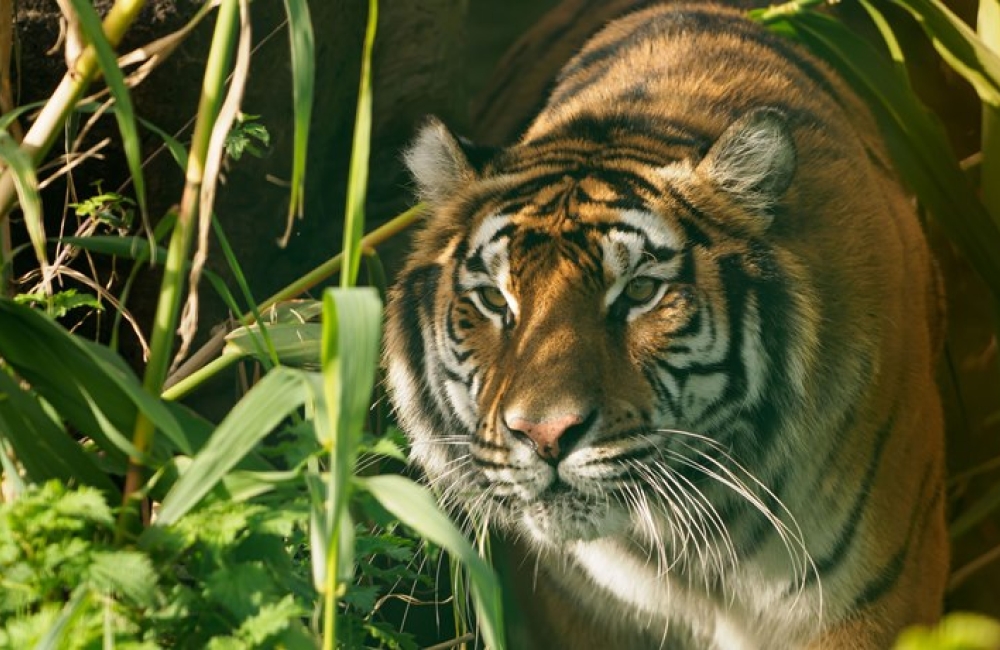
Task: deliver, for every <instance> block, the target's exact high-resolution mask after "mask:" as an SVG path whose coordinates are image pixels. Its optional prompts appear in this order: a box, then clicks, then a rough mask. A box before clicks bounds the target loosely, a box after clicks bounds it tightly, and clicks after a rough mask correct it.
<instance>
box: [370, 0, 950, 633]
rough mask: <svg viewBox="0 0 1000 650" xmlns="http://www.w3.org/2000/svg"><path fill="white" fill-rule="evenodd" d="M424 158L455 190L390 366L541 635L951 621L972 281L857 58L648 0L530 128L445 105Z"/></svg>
mask: <svg viewBox="0 0 1000 650" xmlns="http://www.w3.org/2000/svg"><path fill="white" fill-rule="evenodd" d="M404 159H405V162H406V164H407V166H408V168H409V170H410V172H411V174H412V177H413V179H414V183H415V186H416V190H417V195H418V197H419V199H420V200H421V201H423V202H424V203H425V206H426V211H427V212H426V216H425V219H424V222H423V224H422V226H421V228H420V229H419V230H418V232H416V233H415V234H414V236H413V242H412V246H411V251H410V253H409V256H408V258H407V259H406V260H405V262H404V263H403V266H402V269H401V270H400V272H399V274H398V277H397V279H396V281H395V283H394V285H393V286H392V288H391V290H390V294H389V300H388V307H387V314H386V323H385V339H384V352H383V356H384V365H385V373H386V383H387V387H388V390H389V393H390V399H391V401H392V404H393V408H394V412H395V414H396V417H397V418H398V421H399V424H400V426H401V427H402V429H403V430H404V431H405V432H406V433H407V436H408V438H409V442H410V449H411V450H410V455H411V458H412V459H413V461H414V463H415V464H416V465H417V466H419V468H420V469H421V470H422V472H423V473H424V474H425V475H426V477H427V480H428V481H429V482H430V484H431V485H432V486H433V487H434V489H435V490H436V492H437V494H438V496H439V498H440V500H441V502H442V504H444V505H445V506H447V507H449V508H453V509H455V510H457V511H459V512H462V513H465V516H466V517H468V518H469V520H470V521H471V522H472V525H474V526H476V527H477V529H480V527H481V528H482V529H485V530H489V531H492V532H494V533H495V534H496V535H497V536H498V538H499V539H500V540H501V542H502V551H503V554H504V555H506V557H508V559H509V561H508V566H509V567H511V570H510V572H509V573H511V574H512V582H513V586H512V587H511V594H513V597H512V599H511V600H512V601H514V602H515V604H516V606H517V610H518V611H517V612H516V613H514V614H511V615H510V616H509V618H510V619H511V620H514V621H517V623H518V624H517V625H516V626H514V627H512V629H511V631H510V635H511V637H510V638H511V641H510V644H511V647H513V648H516V649H517V650H520V649H521V648H539V649H541V648H574V649H578V648H595V649H596V648H601V649H608V648H623V649H628V650H632V649H643V648H670V649H697V650H705V649H717V650H730V649H748V650H749V649H789V648H824V649H848V648H850V649H851V650H858V649H876V648H888V647H891V646H892V645H893V641H894V639H895V638H896V637H897V635H898V634H899V632H900V631H901V630H902V629H904V628H906V627H908V626H910V625H914V624H931V623H933V622H934V621H935V620H936V619H937V618H938V617H939V616H940V613H941V609H942V601H943V593H944V588H945V581H946V575H947V571H948V562H949V560H948V550H949V549H948V542H947V535H946V523H945V500H946V499H945V494H944V489H945V488H944V471H945V470H944V451H943V437H944V433H943V430H944V424H943V415H942V408H941V401H940V396H939V392H938V388H937V385H936V381H935V369H936V365H937V360H938V357H939V355H940V349H941V346H942V338H943V333H942V327H943V325H942V323H943V319H944V314H943V311H942V310H943V308H942V300H943V298H942V290H941V288H940V286H939V282H938V279H937V272H936V267H935V263H934V260H933V258H932V255H931V253H930V251H929V249H928V246H927V243H926V239H925V235H924V232H923V226H922V224H921V221H920V219H919V215H918V213H917V211H916V207H915V205H914V203H913V202H912V201H911V198H910V196H909V194H908V192H907V190H906V189H905V188H904V187H903V185H902V184H901V181H900V180H899V178H898V176H897V173H896V172H895V171H894V168H893V166H892V163H891V161H890V159H889V156H888V153H887V148H886V145H885V144H884V142H883V140H882V137H881V135H880V133H879V130H878V125H877V122H876V120H875V119H874V117H873V116H872V114H871V113H870V111H869V109H868V108H867V106H866V105H865V104H864V102H863V101H862V99H861V98H859V96H858V95H857V94H856V93H855V92H854V91H852V89H851V88H850V87H849V86H848V85H847V84H846V83H845V82H844V81H843V80H842V79H841V78H840V77H838V75H837V74H836V73H835V72H834V71H833V70H832V69H831V68H830V67H829V66H828V65H827V64H825V63H824V62H822V61H820V60H819V59H818V58H816V57H815V56H813V55H812V54H810V53H809V52H808V51H806V50H805V49H804V48H803V47H801V46H799V45H797V44H796V43H793V42H791V41H790V40H788V39H785V38H783V37H781V36H780V35H776V34H774V33H772V32H770V31H769V30H767V29H766V28H765V27H763V26H761V25H760V24H758V23H756V22H754V21H752V20H750V19H748V18H747V17H746V14H745V13H744V12H742V11H739V10H737V9H734V8H732V7H728V6H724V5H722V4H715V3H712V2H685V1H683V0H678V1H675V2H668V3H661V4H656V5H653V6H647V7H644V8H641V9H639V10H637V11H633V12H631V13H626V14H625V15H623V16H620V17H618V18H616V19H615V20H613V21H612V22H610V23H609V24H607V25H606V26H604V27H603V28H601V29H600V30H599V31H598V32H597V33H596V34H595V35H594V36H593V37H591V38H590V40H589V41H587V42H586V44H585V45H583V47H582V49H580V50H579V51H578V52H577V53H576V54H575V55H574V56H573V57H572V58H571V59H570V60H569V62H568V63H566V65H565V66H564V67H563V69H562V70H561V72H560V73H559V76H558V77H557V78H556V80H555V81H554V83H553V85H552V87H551V90H550V93H549V96H548V99H547V101H546V102H545V104H544V106H543V107H542V108H541V110H540V112H539V113H538V114H537V116H536V117H535V118H534V119H533V121H532V122H531V123H530V124H529V125H528V126H527V128H526V130H525V131H524V133H523V135H521V136H520V138H519V139H518V140H517V141H516V142H514V143H513V144H510V145H509V146H506V147H498V148H493V147H484V146H478V145H476V144H475V143H473V142H470V141H468V140H466V139H464V138H462V137H459V136H457V135H455V134H454V133H453V132H452V131H450V130H449V129H448V128H447V127H446V126H445V125H444V124H443V123H442V122H440V121H439V120H437V119H435V118H429V119H428V121H427V122H426V124H425V125H424V126H423V127H422V128H421V129H420V130H419V132H418V134H417V136H416V137H415V140H414V141H413V143H412V144H411V146H410V147H409V148H408V149H407V150H406V151H405V153H404ZM515 628H516V629H515Z"/></svg>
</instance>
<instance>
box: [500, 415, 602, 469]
mask: <svg viewBox="0 0 1000 650" xmlns="http://www.w3.org/2000/svg"><path fill="white" fill-rule="evenodd" d="M593 421H594V414H591V415H589V416H584V415H579V414H576V413H569V414H564V415H557V416H555V417H551V418H547V419H544V420H541V421H537V422H536V421H534V420H530V419H527V418H524V417H521V416H518V415H506V416H504V424H505V425H506V426H507V429H508V430H509V431H510V432H511V433H512V434H513V435H514V437H515V438H519V439H521V440H522V441H524V442H527V443H528V444H530V445H531V446H532V447H533V448H534V449H535V451H536V452H537V453H538V455H539V456H541V457H542V458H543V459H544V460H545V461H547V462H549V463H553V464H554V463H558V462H559V461H560V460H562V459H563V457H565V456H566V454H568V453H569V451H570V450H571V449H572V448H573V447H574V445H576V443H577V442H579V440H580V438H581V437H583V434H584V433H586V431H587V429H589V428H590V425H591V424H592V423H593Z"/></svg>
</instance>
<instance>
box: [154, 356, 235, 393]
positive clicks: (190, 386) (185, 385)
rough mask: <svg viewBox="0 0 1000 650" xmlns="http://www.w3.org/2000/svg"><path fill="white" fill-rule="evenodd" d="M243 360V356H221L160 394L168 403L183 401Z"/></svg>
mask: <svg viewBox="0 0 1000 650" xmlns="http://www.w3.org/2000/svg"><path fill="white" fill-rule="evenodd" d="M242 358H244V357H243V355H241V354H223V355H220V356H218V357H216V358H214V359H212V360H211V361H209V362H208V363H206V364H205V365H204V366H202V367H201V368H198V369H197V370H195V371H194V372H192V373H191V374H190V375H188V376H187V377H185V378H184V379H181V380H180V381H178V382H177V383H176V384H174V385H172V386H171V387H170V388H166V389H164V390H163V392H162V393H160V397H161V398H163V399H164V400H166V401H168V402H175V401H177V400H179V399H183V398H184V397H185V396H187V395H188V394H189V393H190V392H191V391H193V390H194V389H195V388H197V387H198V386H200V385H201V384H202V383H204V382H205V381H208V380H209V379H211V378H212V377H214V376H216V375H217V374H219V373H220V372H222V371H223V370H225V369H226V368H228V367H229V366H231V365H233V364H234V363H236V362H237V361H239V360H240V359H242Z"/></svg>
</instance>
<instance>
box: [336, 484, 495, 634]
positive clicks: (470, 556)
mask: <svg viewBox="0 0 1000 650" xmlns="http://www.w3.org/2000/svg"><path fill="white" fill-rule="evenodd" d="M355 481H356V482H357V484H358V485H359V486H360V487H362V488H364V489H365V490H367V491H368V492H370V493H371V494H372V496H374V497H375V498H376V499H377V500H378V502H379V503H381V504H382V506H383V507H384V508H385V509H386V510H388V511H389V512H391V513H392V514H393V515H394V516H395V517H397V518H398V519H399V520H400V521H401V522H403V523H404V524H406V525H407V526H409V527H410V528H412V529H413V530H415V531H416V532H417V533H418V534H419V535H420V536H421V537H424V538H426V539H427V540H429V541H430V542H432V543H434V544H437V545H438V546H440V547H441V548H443V549H445V550H447V551H448V552H449V553H451V554H452V555H454V556H455V557H457V558H458V559H459V560H460V561H461V562H462V564H463V565H464V566H465V568H466V570H467V571H468V572H469V581H470V587H471V590H472V600H473V604H474V605H475V607H476V614H477V617H478V620H479V626H480V629H481V633H482V636H483V640H484V641H485V642H486V645H487V646H489V647H490V648H494V649H495V650H500V649H501V648H503V647H505V646H504V636H503V614H502V611H501V602H500V587H499V584H498V583H497V579H496V576H495V575H494V573H493V570H492V569H491V568H490V566H489V565H488V564H487V563H486V562H485V561H484V560H483V559H482V558H481V557H479V555H478V554H477V553H476V550H475V549H474V548H472V545H471V544H469V542H468V540H466V539H465V537H464V536H463V535H462V533H461V532H460V531H459V530H458V528H456V527H455V525H454V524H453V523H452V522H451V520H450V519H448V517H447V516H446V515H445V514H444V513H443V512H441V510H440V509H439V508H438V506H437V502H436V501H435V500H434V497H433V495H432V494H431V493H430V492H429V491H428V490H427V488H425V487H423V486H422V485H419V484H417V483H414V482H413V481H411V480H409V479H407V478H404V477H402V476H393V475H388V474H387V475H383V476H372V477H368V478H360V477H359V478H356V479H355Z"/></svg>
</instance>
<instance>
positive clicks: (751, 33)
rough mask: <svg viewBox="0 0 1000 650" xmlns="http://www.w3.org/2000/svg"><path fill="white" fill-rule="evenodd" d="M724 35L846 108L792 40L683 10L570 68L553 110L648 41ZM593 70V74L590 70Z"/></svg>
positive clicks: (736, 18)
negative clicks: (787, 66) (767, 53)
mask: <svg viewBox="0 0 1000 650" xmlns="http://www.w3.org/2000/svg"><path fill="white" fill-rule="evenodd" d="M680 31H684V32H689V33H690V32H702V33H724V34H728V35H732V36H735V37H737V38H739V39H740V40H741V41H743V42H744V43H752V44H754V45H757V46H759V47H762V48H765V49H769V50H771V51H773V52H774V53H775V54H776V55H777V56H778V57H780V58H781V59H783V60H785V61H788V62H789V63H791V64H793V65H794V66H795V67H797V68H798V69H799V70H800V71H801V72H802V73H803V75H804V76H805V77H807V78H808V79H809V80H810V81H812V82H813V83H815V84H816V85H817V86H819V87H820V89H822V90H823V92H824V93H826V94H827V95H828V96H829V97H831V98H832V99H833V100H834V101H835V102H837V103H838V104H840V105H842V102H841V100H840V97H839V95H838V93H837V92H836V90H835V89H834V87H833V86H832V84H831V83H830V80H829V78H828V76H827V75H826V74H825V73H824V71H823V70H821V69H820V68H819V67H818V66H817V65H816V63H815V61H814V60H813V59H812V58H811V57H810V56H809V55H808V54H806V53H805V52H804V51H803V50H802V49H800V48H798V47H796V46H795V45H794V44H793V43H792V42H791V41H790V40H788V39H786V38H783V37H781V36H778V35H776V34H773V33H772V32H770V31H768V30H767V29H765V28H763V27H761V26H760V25H757V24H756V23H754V22H752V21H750V20H748V19H746V18H745V17H743V16H742V15H731V14H719V13H716V12H714V11H712V10H711V9H707V10H706V9H681V10H678V11H675V12H670V13H661V14H659V15H656V16H655V17H654V18H653V19H652V20H649V21H646V22H644V23H641V24H640V25H638V26H637V27H636V29H634V30H633V31H631V32H629V33H628V34H626V35H625V36H623V37H622V38H619V39H618V40H615V41H613V42H611V43H608V44H607V45H604V46H602V47H599V48H595V49H593V50H590V51H589V52H586V53H584V54H582V55H580V56H578V57H577V58H576V59H574V60H573V61H571V62H570V64H569V65H567V66H566V67H565V68H564V69H563V71H562V73H561V74H560V77H559V79H560V84H559V85H558V86H557V87H556V90H555V93H554V94H553V97H552V99H551V100H550V102H549V106H551V105H553V104H556V103H559V102H561V101H565V100H566V99H569V98H571V97H573V96H575V95H576V94H578V93H579V92H580V91H581V90H583V88H585V87H586V86H589V85H591V84H593V83H595V82H597V81H598V80H599V79H601V78H603V77H604V76H605V75H606V74H607V73H608V70H609V69H610V67H611V66H610V65H609V63H610V61H613V60H616V59H618V58H619V57H620V55H621V53H622V50H624V49H627V48H629V47H633V46H636V45H639V44H642V43H644V42H645V41H647V40H648V39H651V38H656V37H657V36H660V35H669V34H671V33H676V32H680ZM590 68H593V69H592V70H589V69H590ZM585 69H588V72H589V73H590V74H588V75H587V76H586V77H585V78H584V79H582V80H580V81H579V82H577V83H575V84H573V83H571V82H570V83H566V82H567V81H568V79H569V77H572V76H574V75H576V74H577V73H582V72H583V71H584V70H585Z"/></svg>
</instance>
